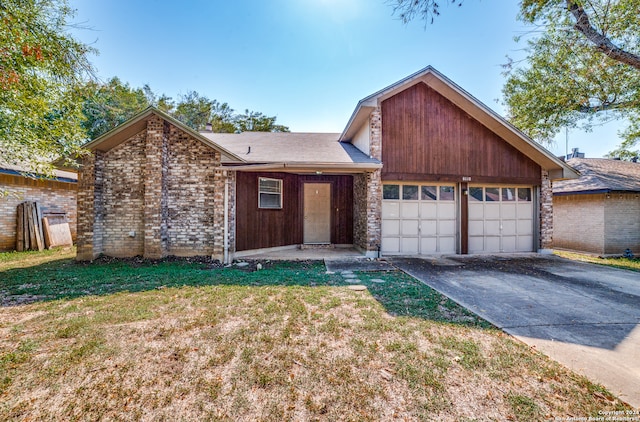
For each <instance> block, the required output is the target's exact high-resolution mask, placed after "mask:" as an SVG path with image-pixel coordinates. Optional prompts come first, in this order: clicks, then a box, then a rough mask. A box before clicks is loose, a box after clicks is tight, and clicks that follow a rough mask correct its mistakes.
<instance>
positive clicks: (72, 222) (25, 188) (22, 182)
mask: <svg viewBox="0 0 640 422" xmlns="http://www.w3.org/2000/svg"><path fill="white" fill-rule="evenodd" d="M77 190H78V185H77V183H67V182H58V181H53V180H42V179H31V178H28V177H24V176H19V175H10V174H0V192H4V193H6V195H5V196H4V197H1V198H0V251H12V250H15V248H16V219H17V207H18V204H20V203H22V202H24V201H36V202H38V203H39V204H40V207H41V208H42V212H43V214H46V213H47V212H65V213H66V214H67V221H68V222H69V228H70V229H71V237H72V239H73V240H74V241H75V239H76V215H77V212H76V195H77Z"/></svg>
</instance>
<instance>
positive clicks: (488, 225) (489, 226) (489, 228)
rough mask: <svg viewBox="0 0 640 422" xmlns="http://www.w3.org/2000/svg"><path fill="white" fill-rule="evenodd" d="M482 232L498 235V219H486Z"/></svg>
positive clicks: (488, 234)
mask: <svg viewBox="0 0 640 422" xmlns="http://www.w3.org/2000/svg"><path fill="white" fill-rule="evenodd" d="M484 234H485V235H487V236H499V235H500V220H486V221H485V222H484Z"/></svg>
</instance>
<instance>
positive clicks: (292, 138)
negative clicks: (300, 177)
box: [200, 132, 378, 164]
mask: <svg viewBox="0 0 640 422" xmlns="http://www.w3.org/2000/svg"><path fill="white" fill-rule="evenodd" d="M200 134H201V135H203V136H205V137H206V138H208V139H210V140H211V141H213V142H215V143H216V144H218V145H220V146H222V147H223V148H225V149H227V150H229V151H231V152H233V153H234V154H236V155H238V156H239V157H241V158H242V159H243V160H246V161H247V162H248V163H278V162H286V163H330V164H351V163H377V162H378V161H377V160H374V159H371V158H369V157H368V156H367V155H366V154H364V153H362V152H361V151H360V150H358V149H357V148H356V147H354V146H353V145H351V144H345V143H342V142H338V138H339V137H340V134H339V133H291V132H243V133H237V134H236V133H212V132H200Z"/></svg>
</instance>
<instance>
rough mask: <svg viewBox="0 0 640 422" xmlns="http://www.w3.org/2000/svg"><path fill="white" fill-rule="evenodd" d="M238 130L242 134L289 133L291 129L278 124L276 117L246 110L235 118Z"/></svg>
mask: <svg viewBox="0 0 640 422" xmlns="http://www.w3.org/2000/svg"><path fill="white" fill-rule="evenodd" d="M235 124H236V128H237V130H239V131H240V132H289V128H288V127H287V126H283V125H277V124H276V117H275V116H271V117H270V116H265V115H264V114H262V113H261V112H259V111H249V110H245V111H244V114H239V115H237V116H236V118H235Z"/></svg>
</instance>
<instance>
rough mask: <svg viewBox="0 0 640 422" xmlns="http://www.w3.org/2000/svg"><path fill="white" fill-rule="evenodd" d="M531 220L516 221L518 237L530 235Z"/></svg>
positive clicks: (531, 232)
mask: <svg viewBox="0 0 640 422" xmlns="http://www.w3.org/2000/svg"><path fill="white" fill-rule="evenodd" d="M532 234H533V220H518V235H532Z"/></svg>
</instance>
